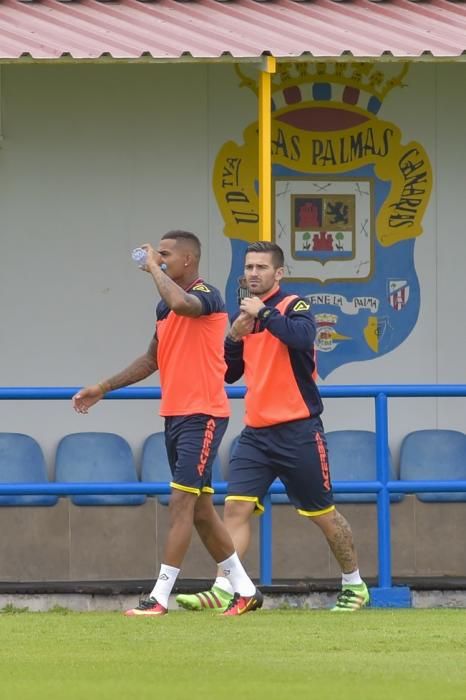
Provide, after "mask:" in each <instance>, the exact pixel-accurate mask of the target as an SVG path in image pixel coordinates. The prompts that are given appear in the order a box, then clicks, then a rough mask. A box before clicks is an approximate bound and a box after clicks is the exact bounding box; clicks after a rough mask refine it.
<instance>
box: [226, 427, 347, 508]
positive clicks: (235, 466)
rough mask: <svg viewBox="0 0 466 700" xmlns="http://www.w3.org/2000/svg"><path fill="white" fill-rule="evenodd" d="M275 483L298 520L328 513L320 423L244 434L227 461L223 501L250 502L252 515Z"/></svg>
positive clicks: (328, 489)
mask: <svg viewBox="0 0 466 700" xmlns="http://www.w3.org/2000/svg"><path fill="white" fill-rule="evenodd" d="M276 478H279V479H280V480H281V481H282V482H283V484H284V486H285V488H286V492H287V494H288V498H289V499H290V501H291V503H292V504H293V505H294V506H295V507H296V508H297V510H298V513H300V514H301V515H306V516H311V517H312V516H318V515H323V514H324V513H326V512H328V511H330V510H333V508H334V505H333V494H332V483H331V480H330V472H329V467H328V455H327V441H326V439H325V433H324V428H323V426H322V421H321V420H320V418H307V419H304V420H297V421H290V422H289V423H279V424H277V425H273V426H271V427H268V428H250V427H248V426H247V427H246V428H245V429H244V430H243V432H242V433H241V435H240V436H239V439H238V442H237V444H236V446H235V448H234V451H233V454H232V456H231V460H230V469H229V480H228V495H227V500H239V501H254V503H255V505H256V511H259V512H260V511H263V510H264V507H263V503H262V502H263V498H264V496H265V494H266V493H267V490H268V488H269V486H270V485H271V484H272V483H273V481H274V480H275V479H276Z"/></svg>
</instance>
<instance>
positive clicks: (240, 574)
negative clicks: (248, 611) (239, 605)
mask: <svg viewBox="0 0 466 700" xmlns="http://www.w3.org/2000/svg"><path fill="white" fill-rule="evenodd" d="M218 566H219V567H220V569H221V571H223V574H224V576H226V578H227V579H228V581H229V582H230V585H231V587H232V589H233V590H234V592H235V593H239V594H240V595H241V596H251V595H254V593H255V590H256V587H255V585H254V584H253V582H252V581H251V579H250V578H249V576H248V575H247V573H246V571H245V570H244V567H243V565H242V563H241V562H240V560H239V557H238V555H237V554H236V552H234V553H233V554H232V555H231V557H228V559H225V561H221V562H219V563H218Z"/></svg>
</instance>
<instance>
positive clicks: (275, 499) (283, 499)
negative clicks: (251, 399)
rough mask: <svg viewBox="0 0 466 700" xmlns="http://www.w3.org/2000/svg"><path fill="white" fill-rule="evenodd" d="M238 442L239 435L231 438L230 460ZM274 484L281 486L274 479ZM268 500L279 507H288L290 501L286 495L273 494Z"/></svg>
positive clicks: (278, 481) (279, 482)
mask: <svg viewBox="0 0 466 700" xmlns="http://www.w3.org/2000/svg"><path fill="white" fill-rule="evenodd" d="M238 440H239V435H237V436H236V437H235V438H233V440H232V443H231V445H230V459H231V456H232V455H233V451H234V449H235V447H236V444H237V442H238ZM275 482H276V483H278V484H281V481H280V479H275ZM270 500H271V502H272V503H273V504H274V505H277V506H280V505H287V506H289V505H290V499H289V498H288V496H287V495H286V493H273V494H272V495H271V496H270Z"/></svg>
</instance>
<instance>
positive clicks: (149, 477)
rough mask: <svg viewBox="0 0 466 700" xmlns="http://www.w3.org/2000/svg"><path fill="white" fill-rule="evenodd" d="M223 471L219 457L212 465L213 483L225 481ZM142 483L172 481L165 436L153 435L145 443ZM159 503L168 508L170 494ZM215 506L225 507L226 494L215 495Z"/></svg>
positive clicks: (159, 497) (161, 496)
mask: <svg viewBox="0 0 466 700" xmlns="http://www.w3.org/2000/svg"><path fill="white" fill-rule="evenodd" d="M223 480H224V479H223V476H222V469H221V465H220V460H219V458H218V456H217V457H216V458H215V460H214V463H213V465H212V481H223ZM141 481H168V482H170V481H172V473H171V471H170V465H169V464H168V456H167V448H166V447H165V435H164V433H163V432H161V433H152V435H149V436H148V437H147V438H146V440H145V441H144V446H143V448H142V470H141ZM157 498H158V500H159V502H160V503H161V504H162V505H164V506H166V505H168V503H169V501H170V496H169V495H168V494H163V495H162V494H161V495H159V496H157ZM213 501H214V504H215V505H223V503H224V501H225V496H224V494H214V496H213Z"/></svg>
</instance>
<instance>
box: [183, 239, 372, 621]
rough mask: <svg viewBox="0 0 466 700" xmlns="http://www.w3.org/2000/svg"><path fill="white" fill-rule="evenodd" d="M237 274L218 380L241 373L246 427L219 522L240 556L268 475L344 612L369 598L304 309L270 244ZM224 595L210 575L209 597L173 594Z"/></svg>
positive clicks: (310, 320)
mask: <svg viewBox="0 0 466 700" xmlns="http://www.w3.org/2000/svg"><path fill="white" fill-rule="evenodd" d="M244 274H245V277H246V281H247V286H248V289H249V292H250V293H251V294H252V295H253V296H251V297H249V298H243V299H242V300H241V303H240V312H239V313H238V314H237V316H236V318H235V319H234V321H233V324H232V326H231V330H230V332H229V334H228V336H227V338H226V341H225V358H226V362H227V365H228V369H227V373H226V381H227V382H229V383H231V382H235V381H237V380H238V379H239V378H240V377H241V376H242V375H243V374H244V378H245V384H246V388H247V393H246V398H245V407H246V413H245V423H246V427H245V428H244V430H243V431H242V433H241V435H240V437H239V440H238V442H237V444H236V447H235V449H234V452H233V454H232V456H231V461H230V470H229V484H228V495H227V499H226V504H225V513H224V522H225V524H226V526H227V528H228V531H229V532H230V534H231V536H232V538H233V542H234V543H235V546H236V551H237V552H238V553H239V555H240V556H243V555H244V553H245V552H246V550H247V547H248V545H249V539H250V525H249V520H250V517H251V515H252V514H253V512H254V511H255V512H259V513H260V512H261V511H263V505H262V501H263V498H264V496H265V494H266V493H267V490H268V488H269V486H270V485H271V484H272V482H273V481H274V480H275V479H276V478H277V477H278V478H279V479H280V480H281V481H282V482H283V484H284V485H285V488H286V492H287V494H288V497H289V499H290V501H291V503H292V504H293V505H294V506H295V508H296V509H297V511H298V513H299V514H300V515H302V516H304V517H306V518H307V519H308V520H309V521H311V522H313V523H315V524H316V525H317V526H318V527H319V528H320V530H321V531H322V533H323V534H324V536H325V537H326V539H327V542H328V544H329V546H330V549H331V551H332V552H333V554H334V556H335V558H336V560H337V562H338V564H339V566H340V568H341V571H342V589H341V591H340V593H339V595H338V597H337V601H336V604H335V606H334V607H333V608H332V610H334V611H341V612H353V611H356V610H359V609H360V608H362V607H364V606H365V605H367V603H368V602H369V592H368V589H367V586H366V584H365V583H364V581H363V580H362V579H361V577H360V574H359V569H358V562H357V556H356V552H355V548H354V543H353V535H352V532H351V528H350V526H349V524H348V522H347V521H346V520H345V518H344V517H343V516H342V515H341V514H340V513H338V511H337V510H336V509H335V506H334V504H333V496H332V484H331V478H330V470H329V464H328V455H327V443H326V439H325V433H324V429H323V426H322V421H321V419H320V414H321V413H322V410H323V406H322V400H321V397H320V393H319V390H318V388H317V386H316V383H315V374H316V372H315V360H314V340H315V334H316V328H315V322H314V317H313V314H312V311H311V308H310V304H309V302H308V300H307V299H305V298H303V297H299V296H297V295H293V294H287V293H286V292H284V291H283V290H282V289H281V288H280V280H281V279H282V277H283V274H284V257H283V251H282V250H281V248H280V247H279V246H278V245H276V244H275V243H270V242H265V241H264V242H259V243H252V244H251V245H249V247H248V248H247V251H246V260H245V273H244ZM232 595H233V590H232V589H231V586H230V585H229V583H228V581H227V580H226V579H225V577H224V576H222V574H221V571H219V572H218V575H217V579H216V580H215V583H214V585H213V587H212V588H211V589H210V591H204V592H203V593H199V594H197V595H179V596H178V597H177V602H178V604H179V605H181V606H182V607H184V608H187V609H190V610H200V609H204V608H206V607H207V605H206V601H207V602H209V603H210V604H212V602H215V600H218V601H219V607H220V608H226V607H228V605H229V604H230V600H231V596H232Z"/></svg>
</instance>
